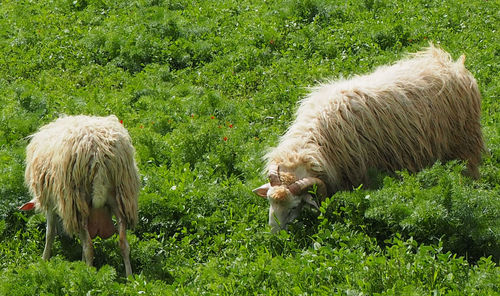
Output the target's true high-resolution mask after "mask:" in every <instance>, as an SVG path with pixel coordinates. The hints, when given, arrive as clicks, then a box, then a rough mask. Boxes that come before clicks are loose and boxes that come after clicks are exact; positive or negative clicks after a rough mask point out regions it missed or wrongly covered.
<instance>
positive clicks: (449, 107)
mask: <svg viewBox="0 0 500 296" xmlns="http://www.w3.org/2000/svg"><path fill="white" fill-rule="evenodd" d="M464 61H465V57H464V56H462V57H461V58H460V59H459V60H458V61H457V62H454V61H453V60H452V59H451V57H450V55H449V54H448V53H447V52H445V51H443V50H442V49H440V48H437V47H434V46H432V45H431V46H430V47H429V48H428V49H426V50H424V51H422V52H418V53H416V54H414V55H412V56H410V57H409V58H407V59H404V60H401V61H399V62H397V63H396V64H394V65H391V66H382V67H379V68H378V69H376V70H375V71H374V72H373V73H371V74H368V75H362V76H355V77H353V78H351V79H348V80H340V81H335V82H331V83H326V84H322V85H320V86H318V87H316V88H314V89H313V90H312V92H311V93H310V94H309V95H308V96H307V97H306V98H305V99H303V100H302V101H301V103H300V106H299V108H298V110H297V113H296V119H295V121H294V122H293V124H292V125H291V126H290V128H289V129H288V131H287V132H286V133H285V134H284V135H283V136H282V137H281V139H280V142H279V144H278V146H277V147H275V148H274V149H272V150H271V151H270V152H269V153H267V155H266V156H265V160H266V161H267V166H266V170H267V173H268V176H269V180H270V183H267V184H264V185H263V186H261V187H259V188H257V189H255V190H254V192H255V193H256V194H258V195H259V196H262V197H267V198H268V199H269V202H270V210H269V224H270V225H271V227H272V229H273V231H276V230H278V229H280V227H281V228H283V227H285V226H286V224H287V223H289V222H290V221H292V220H293V219H295V217H296V216H297V215H298V214H299V213H300V210H301V208H302V207H303V205H304V204H306V203H309V204H311V205H313V206H315V207H317V203H316V202H315V201H314V200H313V199H312V197H311V195H310V194H309V193H308V191H310V189H311V187H313V185H316V186H314V187H315V188H316V189H317V193H319V195H322V196H325V195H330V194H333V193H334V192H336V191H338V190H349V189H352V188H353V186H358V185H360V184H367V183H368V181H369V180H368V171H369V170H371V169H375V170H379V171H380V170H381V171H395V170H400V169H407V170H409V171H411V172H415V171H418V170H420V169H422V168H424V167H426V166H429V165H432V164H433V163H434V162H435V161H436V160H442V161H447V160H451V159H459V160H464V161H467V172H466V174H468V175H469V176H471V177H475V178H477V177H478V176H479V171H478V165H479V162H480V158H481V155H480V154H481V152H482V149H483V148H484V146H483V140H482V135H481V127H480V122H479V117H480V101H481V95H480V93H479V90H478V87H477V84H476V81H475V79H474V77H473V76H472V75H471V73H470V72H469V71H468V70H467V69H466V68H465V67H464Z"/></svg>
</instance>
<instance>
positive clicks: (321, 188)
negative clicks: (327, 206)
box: [288, 177, 327, 197]
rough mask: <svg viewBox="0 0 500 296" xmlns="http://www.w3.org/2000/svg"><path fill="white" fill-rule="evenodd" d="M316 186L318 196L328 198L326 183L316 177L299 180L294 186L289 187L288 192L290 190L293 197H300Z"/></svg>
mask: <svg viewBox="0 0 500 296" xmlns="http://www.w3.org/2000/svg"><path fill="white" fill-rule="evenodd" d="M314 184H316V186H317V191H316V194H317V195H318V196H322V197H326V195H327V190H326V185H325V183H324V182H323V181H322V180H321V179H319V178H315V177H306V178H303V179H300V180H297V181H295V182H294V183H293V184H291V185H290V186H288V190H290V192H291V193H292V194H293V195H300V194H302V193H303V192H304V191H305V190H307V189H308V188H309V187H311V186H313V185H314Z"/></svg>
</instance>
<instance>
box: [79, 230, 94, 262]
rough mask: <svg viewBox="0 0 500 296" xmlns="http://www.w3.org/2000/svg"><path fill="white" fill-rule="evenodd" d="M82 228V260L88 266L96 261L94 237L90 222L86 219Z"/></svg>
mask: <svg viewBox="0 0 500 296" xmlns="http://www.w3.org/2000/svg"><path fill="white" fill-rule="evenodd" d="M82 226H83V227H82V229H81V230H80V240H81V242H82V260H83V261H85V263H87V265H88V266H92V262H93V261H94V246H93V244H92V239H91V238H90V234H89V230H88V224H87V221H85V222H84V223H83V225H82Z"/></svg>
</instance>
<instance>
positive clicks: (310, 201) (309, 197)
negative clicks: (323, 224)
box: [304, 194, 319, 211]
mask: <svg viewBox="0 0 500 296" xmlns="http://www.w3.org/2000/svg"><path fill="white" fill-rule="evenodd" d="M304 201H305V202H306V203H307V204H309V205H311V206H313V207H314V208H316V210H318V211H319V207H318V204H317V203H316V201H314V199H313V197H312V195H310V194H307V195H306V196H305V197H304Z"/></svg>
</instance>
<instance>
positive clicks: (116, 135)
mask: <svg viewBox="0 0 500 296" xmlns="http://www.w3.org/2000/svg"><path fill="white" fill-rule="evenodd" d="M134 153H135V150H134V148H133V146H132V144H131V139H130V136H129V134H128V132H127V130H126V129H125V128H124V127H123V125H122V124H120V122H119V121H118V119H117V118H116V117H115V116H108V117H91V116H83V115H81V116H67V117H61V118H59V119H57V120H56V121H54V122H52V123H49V124H47V125H45V126H43V127H42V128H40V130H39V131H38V132H37V133H35V134H34V135H32V136H31V141H30V143H29V145H28V147H27V149H26V171H25V182H26V184H27V186H28V188H29V190H30V191H31V193H32V194H33V196H34V199H35V205H36V207H37V209H41V210H42V211H44V212H47V211H52V210H53V211H55V212H56V213H58V214H59V216H60V217H61V219H62V222H63V226H64V229H65V230H66V232H68V233H70V234H74V233H78V232H79V231H80V230H81V227H82V225H84V224H86V219H88V216H89V214H90V209H91V207H95V208H100V207H103V206H104V205H105V204H106V203H109V202H111V203H114V204H115V205H114V208H116V209H118V210H119V211H120V212H121V216H122V217H124V218H125V220H126V222H127V224H128V225H130V226H133V225H135V224H136V222H137V195H138V192H139V177H138V171H137V167H136V164H135V161H134ZM83 222H85V223H83Z"/></svg>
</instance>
